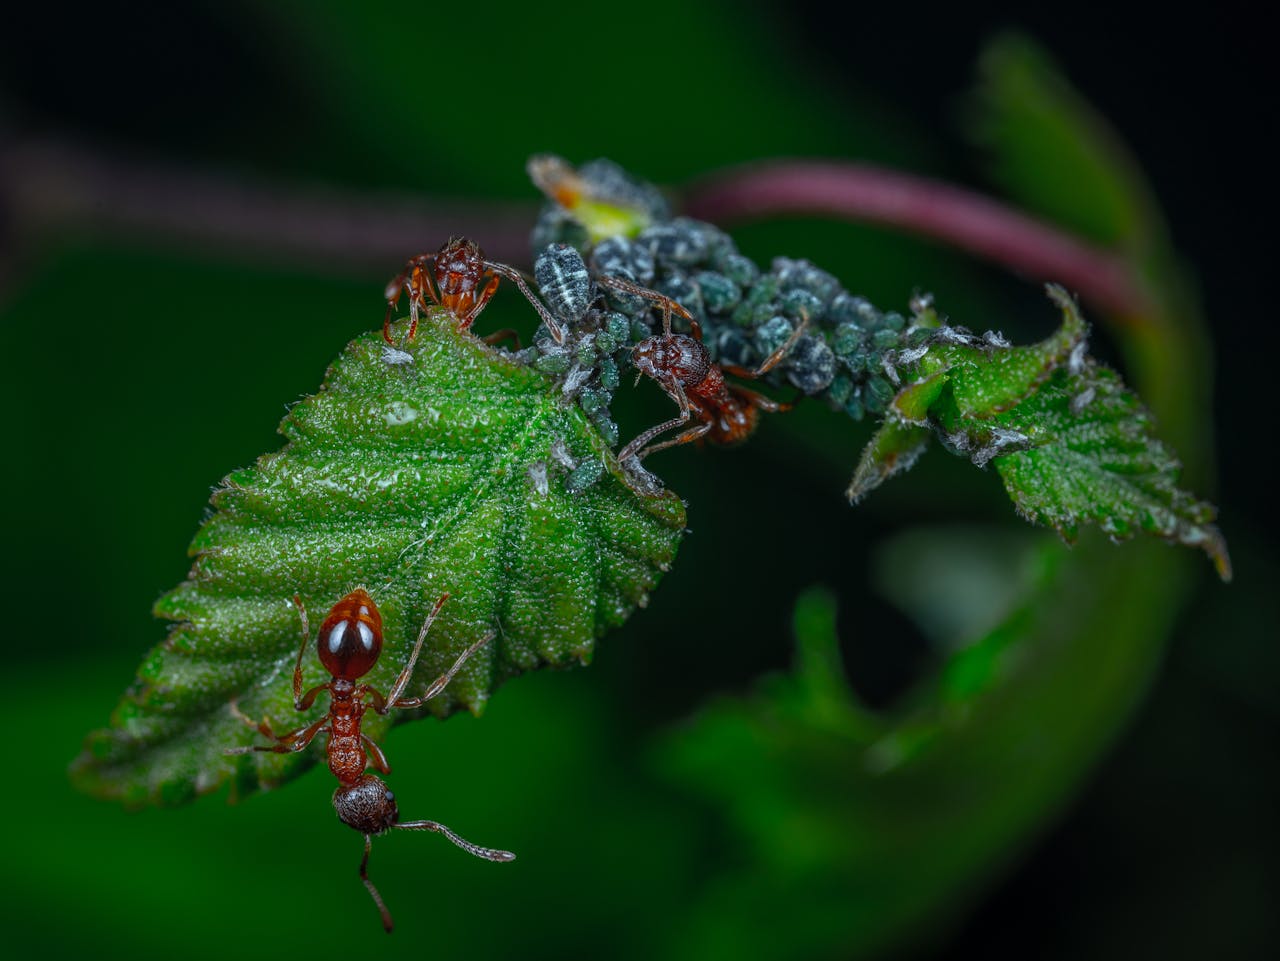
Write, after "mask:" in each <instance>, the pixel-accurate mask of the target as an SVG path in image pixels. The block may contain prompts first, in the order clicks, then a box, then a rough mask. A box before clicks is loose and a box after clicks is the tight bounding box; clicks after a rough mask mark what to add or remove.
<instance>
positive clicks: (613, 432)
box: [588, 406, 621, 447]
mask: <svg viewBox="0 0 1280 961" xmlns="http://www.w3.org/2000/svg"><path fill="white" fill-rule="evenodd" d="M588 416H589V417H590V418H591V423H593V424H595V425H596V430H598V431H599V432H600V437H601V439H602V440H603V441H604V442H605V444H606V445H608V446H609V447H617V446H618V441H619V440H620V439H621V434H620V432H619V430H618V425H617V424H615V423H614V422H613V419H612V418H611V417H610V416H609V408H608V407H607V406H605V407H601V408H599V409H598V410H595V411H593V412H592V413H591V414H589V415H588Z"/></svg>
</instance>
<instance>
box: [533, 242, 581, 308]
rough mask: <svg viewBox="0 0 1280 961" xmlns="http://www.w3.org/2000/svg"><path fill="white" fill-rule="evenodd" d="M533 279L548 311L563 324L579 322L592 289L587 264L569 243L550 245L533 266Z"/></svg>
mask: <svg viewBox="0 0 1280 961" xmlns="http://www.w3.org/2000/svg"><path fill="white" fill-rule="evenodd" d="M533 278H534V281H535V282H536V283H537V285H538V292H539V293H540V294H542V297H543V299H544V300H545V301H546V302H547V306H548V307H550V308H551V312H552V313H553V314H555V315H556V317H558V318H559V319H560V320H563V321H564V322H565V323H573V322H574V321H577V320H581V319H582V317H583V316H584V315H585V314H586V312H587V308H588V307H590V306H591V301H592V300H593V299H594V298H593V295H594V290H593V288H592V284H591V275H590V274H589V273H588V272H587V265H586V263H585V262H584V261H583V259H582V254H580V253H578V251H577V250H575V249H574V248H573V247H570V246H569V245H568V244H550V245H548V246H547V248H546V249H545V250H543V251H542V253H540V254H539V255H538V259H537V260H536V261H534V264H533Z"/></svg>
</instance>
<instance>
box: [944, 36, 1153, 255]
mask: <svg viewBox="0 0 1280 961" xmlns="http://www.w3.org/2000/svg"><path fill="white" fill-rule="evenodd" d="M978 76H979V79H978V84H977V87H976V89H975V91H974V93H973V96H972V99H971V102H970V109H969V125H968V126H969V132H970V134H971V135H972V136H973V138H974V140H975V141H977V142H978V143H979V144H980V145H981V146H982V147H983V148H985V150H986V152H987V155H988V157H989V158H990V166H991V172H992V174H993V175H994V177H995V179H996V180H997V181H998V182H999V183H1000V185H1001V186H1002V187H1003V188H1004V189H1005V190H1006V191H1007V192H1008V193H1009V194H1010V195H1011V196H1012V197H1013V198H1015V199H1016V200H1018V201H1020V202H1021V203H1022V204H1024V205H1025V206H1026V207H1027V208H1028V209H1030V210H1033V211H1035V212H1037V213H1039V214H1041V215H1043V216H1044V217H1046V218H1048V219H1049V220H1051V221H1053V222H1054V223H1056V224H1059V225H1061V226H1063V227H1066V228H1068V229H1070V230H1074V231H1076V232H1078V233H1080V234H1082V235H1083V236H1085V237H1088V238H1090V239H1092V240H1094V241H1097V242H1099V243H1103V244H1107V245H1108V246H1117V247H1127V248H1129V249H1130V250H1133V251H1136V250H1139V249H1142V248H1145V246H1146V245H1147V244H1149V243H1150V242H1151V241H1152V240H1153V239H1154V237H1153V234H1154V233H1155V232H1158V231H1159V230H1160V229H1161V225H1160V222H1159V212H1158V211H1159V208H1158V207H1157V205H1156V203H1155V201H1154V199H1153V198H1152V196H1151V193H1150V189H1149V188H1148V187H1147V184H1146V182H1145V180H1144V178H1143V176H1142V173H1141V171H1140V169H1139V168H1138V165H1137V164H1136V163H1135V162H1134V160H1133V157H1132V156H1131V155H1130V153H1129V151H1128V149H1127V148H1126V147H1125V146H1124V144H1123V143H1122V142H1121V140H1120V139H1119V138H1118V137H1117V136H1116V134H1115V132H1114V131H1113V130H1112V129H1111V127H1110V125H1109V124H1108V123H1107V122H1106V120H1105V119H1103V118H1102V117H1101V116H1100V115H1099V114H1098V113H1097V111H1096V110H1094V109H1093V107H1092V106H1091V105H1090V104H1089V103H1088V102H1087V101H1086V100H1085V99H1084V98H1083V97H1081V96H1080V94H1079V93H1078V92H1077V91H1076V90H1075V89H1074V88H1073V87H1072V86H1071V84H1070V83H1069V82H1068V81H1067V79H1066V78H1065V77H1063V76H1062V74H1061V73H1060V72H1059V71H1058V69H1057V67H1056V65H1055V64H1054V63H1053V60H1052V58H1051V57H1050V56H1049V55H1048V54H1047V53H1046V52H1045V50H1044V49H1043V48H1042V47H1040V46H1039V45H1038V44H1036V43H1035V42H1034V41H1032V40H1030V39H1029V38H1027V37H1024V36H1021V35H1019V34H1013V33H1009V34H1005V35H1003V36H1000V37H998V38H996V39H995V40H994V41H993V42H991V43H990V44H989V45H988V46H987V47H986V49H985V50H984V51H983V53H982V57H981V59H980V60H979V74H978Z"/></svg>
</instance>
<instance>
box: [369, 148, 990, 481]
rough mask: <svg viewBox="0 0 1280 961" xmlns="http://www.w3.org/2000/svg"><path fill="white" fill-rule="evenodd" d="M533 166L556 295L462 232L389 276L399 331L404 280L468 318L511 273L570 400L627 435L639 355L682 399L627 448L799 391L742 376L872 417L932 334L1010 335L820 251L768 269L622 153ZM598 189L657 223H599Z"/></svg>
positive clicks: (727, 438)
mask: <svg viewBox="0 0 1280 961" xmlns="http://www.w3.org/2000/svg"><path fill="white" fill-rule="evenodd" d="M530 173H531V175H532V176H533V179H534V180H535V182H536V183H537V184H538V186H539V187H541V188H542V189H543V191H544V192H545V193H546V194H547V196H548V197H549V198H550V201H551V202H550V203H549V204H548V205H547V206H546V207H545V208H544V210H543V212H542V214H541V215H540V217H539V220H538V223H537V225H536V227H535V228H534V232H533V241H534V253H535V263H534V280H535V283H536V285H537V288H538V292H539V293H540V294H541V300H540V299H539V298H538V297H537V296H535V295H534V294H533V293H532V292H531V291H530V289H529V287H528V285H527V284H526V283H525V281H524V279H523V278H522V276H521V274H520V272H519V271H517V270H515V269H514V268H512V267H509V266H507V265H505V264H498V263H494V262H492V261H488V260H485V259H484V256H483V254H482V253H481V252H480V249H479V247H477V246H476V245H475V244H474V243H473V242H471V241H469V240H465V239H454V240H450V241H449V242H448V243H447V244H445V245H444V246H443V247H441V248H440V250H439V251H437V252H436V253H434V254H422V255H419V256H417V257H414V258H412V259H411V260H410V261H409V262H408V264H407V265H406V268H405V270H404V272H402V273H401V274H400V275H398V276H397V277H395V278H394V279H393V280H392V281H391V283H390V284H389V285H388V287H387V318H386V324H385V325H384V333H385V332H387V331H389V324H390V319H391V316H392V313H393V311H394V309H395V307H396V303H397V301H398V299H399V296H400V294H401V292H402V291H407V292H408V293H409V302H410V307H411V316H412V318H413V321H414V322H415V323H416V317H417V311H418V309H419V308H421V307H425V306H426V305H427V298H428V297H429V298H430V299H431V300H432V301H434V302H435V303H437V304H439V305H441V306H443V307H445V308H447V309H449V310H451V311H453V312H454V314H455V315H456V316H457V318H458V328H459V329H460V330H465V329H468V328H469V327H470V326H471V324H472V323H473V322H474V320H475V318H476V317H477V316H478V315H479V313H480V311H481V310H482V309H483V308H484V306H485V304H486V303H488V300H489V298H490V297H491V296H492V295H493V293H494V290H495V289H496V287H497V285H498V281H499V278H505V279H508V280H511V281H512V282H513V283H514V284H516V286H517V287H518V288H519V289H520V291H521V292H522V293H523V294H524V295H525V297H526V298H527V299H528V300H529V302H530V303H531V304H532V305H533V306H534V308H535V310H536V311H537V312H538V315H539V317H540V318H541V319H542V324H541V325H540V326H539V328H538V330H537V332H536V333H535V335H534V341H533V346H532V347H530V348H528V349H526V350H523V351H519V352H518V353H517V354H516V356H517V357H518V358H519V359H520V360H521V361H523V362H525V363H528V364H530V365H532V366H533V367H534V368H536V369H537V370H540V371H542V372H543V373H545V374H547V375H548V376H549V377H550V378H552V379H553V381H554V382H555V383H556V385H557V388H558V389H559V391H560V392H561V394H562V395H563V397H564V398H565V400H566V402H576V403H577V404H579V405H580V406H581V408H582V410H583V411H584V412H585V413H586V414H587V416H588V417H589V418H590V419H591V420H592V422H593V423H594V424H595V426H596V428H597V429H598V430H599V431H600V434H601V436H602V437H603V439H604V440H605V442H606V443H607V444H608V445H609V446H610V447H614V448H617V447H618V445H619V443H620V441H621V437H620V434H619V430H618V426H617V424H616V423H615V422H614V421H613V419H612V415H611V412H610V405H611V403H612V400H613V394H614V391H615V390H616V389H617V388H618V385H619V383H620V382H621V380H622V379H623V378H624V377H625V376H627V375H628V374H629V373H630V372H631V371H633V370H634V371H635V372H637V373H638V374H641V375H645V376H648V377H650V378H651V379H653V380H654V381H656V382H657V383H658V384H659V386H661V387H662V388H663V390H664V391H665V392H666V393H667V394H668V396H670V397H671V399H672V401H673V402H674V403H675V404H676V406H677V409H678V412H679V413H678V415H677V416H676V417H675V418H672V419H671V420H668V421H666V422H664V423H662V424H659V425H657V426H655V427H654V428H651V429H649V430H647V431H644V432H643V433H642V434H641V435H640V437H639V438H636V440H634V441H632V442H630V443H628V444H626V445H625V446H623V447H622V448H621V450H620V451H619V459H620V460H622V461H624V462H625V461H628V460H629V459H630V458H632V457H640V458H643V457H645V456H647V455H649V454H651V453H654V452H655V451H657V450H661V449H663V448H665V447H671V446H675V445H677V444H680V443H686V442H688V441H693V440H699V441H701V440H705V441H708V442H711V443H716V444H732V443H737V442H739V441H741V440H744V439H745V438H746V437H747V436H749V435H750V433H751V431H752V430H753V429H754V428H755V425H756V422H757V420H758V415H759V413H760V412H761V411H777V410H785V409H787V408H788V407H790V406H791V404H790V403H783V402H780V401H777V400H773V399H771V398H769V397H767V396H766V395H764V394H762V393H760V392H758V391H756V390H752V389H749V388H747V387H745V386H742V385H741V384H738V383H735V382H734V380H733V378H737V379H743V380H758V379H763V380H764V381H765V383H768V384H770V385H771V386H774V387H781V388H791V389H794V390H796V391H799V394H800V395H804V396H810V397H815V398H820V399H822V400H824V401H826V402H827V403H828V404H829V405H830V406H832V407H834V408H836V409H839V410H843V411H844V412H845V413H847V414H848V415H849V416H851V417H853V418H854V419H855V420H860V419H862V418H863V417H865V416H867V415H868V414H871V415H877V414H881V413H883V412H884V410H885V409H886V408H887V406H888V404H889V402H890V401H891V400H892V399H893V397H894V394H895V393H896V392H897V390H898V387H899V385H900V382H901V378H900V376H899V369H900V368H901V367H905V366H909V365H910V364H911V362H913V361H914V360H916V359H918V358H919V357H920V356H921V355H922V354H923V353H924V352H925V351H926V350H927V349H928V347H929V346H930V345H931V344H932V343H934V342H936V341H938V340H944V339H946V340H951V341H953V342H954V341H969V342H974V343H981V344H982V346H984V347H986V348H990V349H995V348H997V347H1000V346H1004V345H1003V343H1001V342H998V341H996V340H993V339H990V338H988V339H986V340H984V341H978V340H977V339H976V338H973V337H972V336H971V335H969V334H968V332H967V331H964V330H963V329H961V328H951V327H946V326H943V327H939V326H938V320H937V318H936V316H935V314H934V311H933V309H932V306H931V302H930V299H929V298H928V297H927V296H922V297H916V298H913V300H912V303H911V310H910V316H909V317H908V316H904V315H903V314H901V313H897V312H889V313H882V312H881V311H879V310H877V309H876V308H875V307H873V306H872V305H871V304H870V303H869V302H868V301H867V300H866V299H865V298H863V297H859V296H856V295H853V294H850V293H849V292H848V291H846V290H845V289H844V288H843V287H842V286H841V284H840V282H839V281H838V280H836V278H835V277H833V276H832V275H831V274H829V273H827V272H825V271H823V270H821V269H819V268H817V267H815V266H814V265H813V264H811V263H809V262H808V261H805V260H792V259H789V258H785V257H778V258H776V259H775V260H774V261H773V264H772V266H771V268H770V269H769V270H768V271H762V270H761V269H760V268H759V267H758V266H757V265H756V264H755V263H754V262H753V261H752V260H750V259H749V258H747V257H745V256H743V255H742V254H741V253H739V252H738V250H737V248H736V247H735V246H734V243H733V240H732V239H731V238H730V237H729V235H728V234H726V233H724V232H723V231H721V230H719V229H718V228H716V227H714V226H712V225H711V224H708V223H704V222H702V221H697V220H692V219H689V218H684V217H678V218H674V219H673V218H672V217H671V216H670V211H669V209H668V207H667V204H666V201H665V199H664V198H663V197H662V195H661V193H660V192H659V191H658V190H657V189H656V188H654V187H652V186H651V185H648V184H645V183H642V182H640V181H637V180H635V179H633V178H631V177H630V175H628V174H627V173H626V172H625V171H623V170H622V169H621V168H620V167H618V166H617V165H615V164H613V163H611V162H609V161H606V160H596V161H592V162H590V163H588V164H585V165H583V166H582V167H581V168H578V169H577V170H575V169H574V168H572V167H570V166H569V165H568V164H567V163H565V162H564V161H562V160H559V159H558V158H554V157H536V158H534V159H533V160H532V161H530ZM593 203H594V204H596V205H597V206H599V205H606V206H607V205H615V206H614V207H607V209H610V210H612V209H618V210H622V211H624V213H625V212H627V211H629V212H630V214H629V216H630V217H631V220H633V221H634V223H631V222H630V221H628V223H629V224H630V226H639V225H644V226H643V227H642V229H638V231H636V232H635V233H634V236H624V235H622V234H616V233H615V234H607V235H605V236H602V237H598V238H597V237H593V235H592V231H591V229H590V228H589V227H588V226H587V225H585V224H584V223H583V222H582V220H581V219H580V218H579V210H580V209H582V208H584V207H586V206H588V205H590V204H593ZM605 221H606V223H612V222H611V221H609V220H608V217H607V216H606V218H605ZM413 326H414V325H413V324H411V326H410V335H412V331H413ZM511 333H512V332H511V331H500V332H498V333H497V334H494V335H490V336H489V337H487V338H485V340H486V341H488V342H491V343H492V342H493V341H495V340H497V339H499V338H502V337H505V336H508V335H510V334H511ZM388 339H389V334H388ZM725 373H728V374H729V375H730V378H731V379H730V380H725V379H724V377H723V375H724V374H725ZM682 427H683V428H684V429H683V430H681V431H680V432H679V433H678V434H671V435H670V436H668V437H666V438H664V439H661V440H659V437H660V435H662V434H664V433H667V432H669V431H674V430H676V429H677V428H682ZM630 467H631V468H632V469H633V470H635V469H636V467H637V465H636V464H635V463H632V464H631V465H630ZM602 473H603V466H602V465H598V464H591V465H582V466H581V467H579V468H578V469H575V470H573V471H572V472H571V474H570V476H569V477H567V478H566V484H567V485H568V486H569V489H570V490H581V489H583V488H585V487H587V486H590V485H591V484H592V483H594V482H595V481H596V480H598V478H599V477H600V476H601V475H602Z"/></svg>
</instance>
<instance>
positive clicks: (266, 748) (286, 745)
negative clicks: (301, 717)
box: [222, 702, 329, 754]
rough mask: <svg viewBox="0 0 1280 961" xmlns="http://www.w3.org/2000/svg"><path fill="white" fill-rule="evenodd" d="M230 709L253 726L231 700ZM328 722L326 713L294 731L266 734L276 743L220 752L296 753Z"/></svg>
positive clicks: (233, 748)
mask: <svg viewBox="0 0 1280 961" xmlns="http://www.w3.org/2000/svg"><path fill="white" fill-rule="evenodd" d="M232 710H233V711H234V712H235V714H236V715H237V716H238V717H241V718H244V720H246V721H248V722H249V725H250V726H251V727H252V726H254V724H253V721H250V720H249V719H248V718H247V717H245V716H244V715H243V714H242V713H241V712H240V709H239V708H238V707H236V706H235V703H234V702H232ZM262 723H263V724H264V725H265V724H266V723H267V722H266V721H263V722H262ZM328 723H329V715H327V714H326V715H325V716H324V717H322V718H319V719H318V720H316V721H313V722H312V723H311V724H308V725H307V726H306V727H300V728H298V729H297V730H296V731H289V732H287V733H285V734H276V735H268V737H274V738H275V740H276V741H277V742H278V743H276V744H252V745H247V746H245V747H229V748H227V749H226V750H225V751H223V752H222V753H223V754H252V753H254V752H255V751H259V752H265V753H270V754H296V753H297V752H298V751H301V750H302V749H304V748H305V747H306V746H307V745H308V744H310V743H311V742H312V740H314V739H315V736H316V735H317V734H319V733H320V732H321V731H322V730H324V727H325V725H326V724H328Z"/></svg>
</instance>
